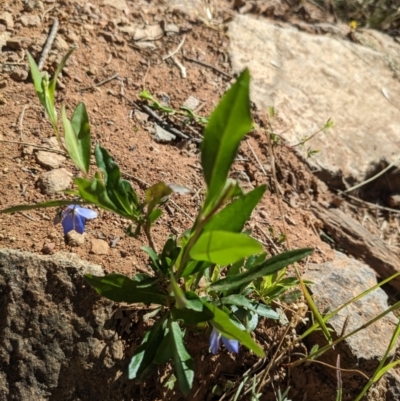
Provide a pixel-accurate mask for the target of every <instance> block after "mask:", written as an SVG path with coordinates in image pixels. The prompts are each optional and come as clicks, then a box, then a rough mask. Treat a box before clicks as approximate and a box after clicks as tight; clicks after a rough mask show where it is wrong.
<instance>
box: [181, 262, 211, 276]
mask: <svg viewBox="0 0 400 401" xmlns="http://www.w3.org/2000/svg"><path fill="white" fill-rule="evenodd" d="M210 266H211V263H210V262H203V261H200V262H198V261H196V260H191V261H189V262H188V263H187V264H186V266H185V269H184V270H183V272H182V275H181V277H188V276H190V275H192V274H195V273H198V272H201V271H203V270H205V269H207V267H210Z"/></svg>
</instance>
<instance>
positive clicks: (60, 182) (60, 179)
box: [37, 168, 72, 195]
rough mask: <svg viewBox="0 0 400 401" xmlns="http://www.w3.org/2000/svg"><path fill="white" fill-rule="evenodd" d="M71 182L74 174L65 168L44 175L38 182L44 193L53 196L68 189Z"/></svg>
mask: <svg viewBox="0 0 400 401" xmlns="http://www.w3.org/2000/svg"><path fill="white" fill-rule="evenodd" d="M71 181H72V173H70V172H69V171H68V170H66V169H65V168H59V169H56V170H51V171H46V172H45V173H42V174H41V175H40V177H39V179H38V181H37V186H38V187H39V188H40V189H41V191H42V193H44V194H49V195H52V194H54V193H56V192H57V191H63V190H65V189H67V188H68V186H69V184H70V183H71Z"/></svg>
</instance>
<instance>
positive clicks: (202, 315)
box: [171, 306, 214, 324]
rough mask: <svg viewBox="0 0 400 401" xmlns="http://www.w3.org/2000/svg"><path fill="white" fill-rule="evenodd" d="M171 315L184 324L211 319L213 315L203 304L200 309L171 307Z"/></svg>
mask: <svg viewBox="0 0 400 401" xmlns="http://www.w3.org/2000/svg"><path fill="white" fill-rule="evenodd" d="M171 316H172V318H173V319H174V320H182V321H183V322H184V323H186V324H197V323H201V322H207V321H209V320H211V319H212V318H213V317H214V315H213V314H212V312H211V311H210V310H209V309H208V308H205V307H204V306H203V308H202V310H201V311H194V310H191V309H187V308H185V309H177V308H172V309H171Z"/></svg>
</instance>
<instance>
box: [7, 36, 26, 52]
mask: <svg viewBox="0 0 400 401" xmlns="http://www.w3.org/2000/svg"><path fill="white" fill-rule="evenodd" d="M30 44H31V40H30V39H29V38H25V37H22V36H14V37H12V38H10V39H8V40H7V42H6V46H7V47H9V48H10V49H14V50H21V49H27V48H28V46H29V45H30Z"/></svg>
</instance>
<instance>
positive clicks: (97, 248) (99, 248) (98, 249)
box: [90, 239, 110, 255]
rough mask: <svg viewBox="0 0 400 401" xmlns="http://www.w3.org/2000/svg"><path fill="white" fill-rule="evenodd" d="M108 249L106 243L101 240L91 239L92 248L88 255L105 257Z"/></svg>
mask: <svg viewBox="0 0 400 401" xmlns="http://www.w3.org/2000/svg"><path fill="white" fill-rule="evenodd" d="M109 249H110V247H109V246H108V244H107V242H106V241H104V240H102V239H92V248H91V251H90V253H93V254H95V255H107V254H108V251H109Z"/></svg>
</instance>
